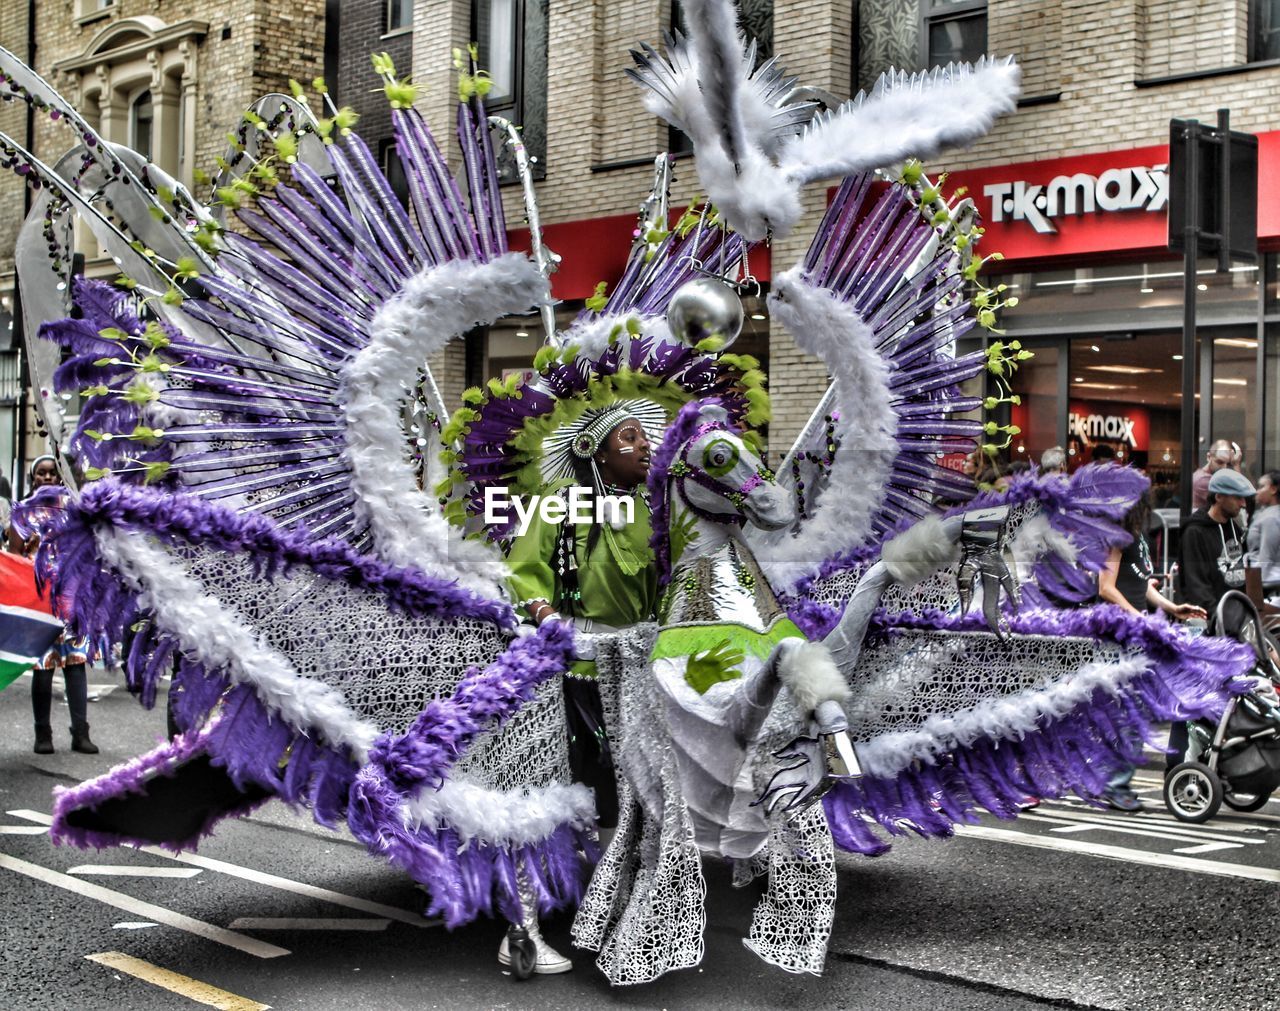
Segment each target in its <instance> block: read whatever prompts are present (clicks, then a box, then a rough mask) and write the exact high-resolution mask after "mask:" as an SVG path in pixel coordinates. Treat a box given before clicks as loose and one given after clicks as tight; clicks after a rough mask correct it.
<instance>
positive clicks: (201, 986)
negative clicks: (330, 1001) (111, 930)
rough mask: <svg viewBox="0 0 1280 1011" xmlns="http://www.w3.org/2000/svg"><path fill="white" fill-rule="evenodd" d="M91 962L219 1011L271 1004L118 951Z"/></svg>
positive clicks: (265, 1010)
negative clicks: (242, 995)
mask: <svg viewBox="0 0 1280 1011" xmlns="http://www.w3.org/2000/svg"><path fill="white" fill-rule="evenodd" d="M85 958H87V959H88V960H89V961H90V962H97V963H98V964H99V965H104V966H106V967H107V968H108V969H114V970H116V971H117V972H123V973H125V974H126V975H129V976H132V977H134V978H135V979H140V980H142V981H143V982H144V983H150V984H151V985H152V986H158V987H160V988H161V989H163V990H168V991H169V992H170V993H176V994H178V995H179V996H181V997H186V998H187V999H188V1000H193V1001H195V1002H196V1003H197V1004H203V1005H204V1006H205V1007H213V1008H218V1009H220V1011H269V1009H270V1007H271V1005H270V1004H259V1003H258V1002H257V1001H256V1000H250V999H249V998H248V997H241V996H240V995H239V994H234V993H231V992H230V991H228V990H222V989H220V988H218V987H216V986H213V985H212V984H210V983H201V982H200V981H199V980H198V979H192V978H191V977H190V976H184V975H182V973H179V972H173V971H172V970H170V969H162V968H160V966H158V965H152V964H151V963H150V962H144V961H143V960H142V959H140V958H134V957H133V956H132V955H126V954H124V953H123V952H119V951H101V952H98V954H96V955H85Z"/></svg>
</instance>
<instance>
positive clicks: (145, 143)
mask: <svg viewBox="0 0 1280 1011" xmlns="http://www.w3.org/2000/svg"><path fill="white" fill-rule="evenodd" d="M154 122H155V106H154V105H153V104H152V101H151V92H150V91H144V92H143V93H142V94H141V95H139V96H138V97H137V98H135V99H134V100H133V102H132V103H131V104H130V106H129V146H130V147H131V148H133V149H134V150H135V151H137V152H138V154H140V155H142V156H143V157H145V158H147V159H148V160H150V159H151V158H152V145H151V135H152V127H153V125H154Z"/></svg>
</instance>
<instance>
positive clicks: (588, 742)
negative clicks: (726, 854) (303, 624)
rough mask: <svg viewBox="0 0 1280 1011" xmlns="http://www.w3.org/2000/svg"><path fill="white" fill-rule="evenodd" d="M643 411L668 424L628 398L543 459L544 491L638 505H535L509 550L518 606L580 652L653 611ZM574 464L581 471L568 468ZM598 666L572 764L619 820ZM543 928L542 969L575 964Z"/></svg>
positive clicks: (594, 414) (585, 663)
mask: <svg viewBox="0 0 1280 1011" xmlns="http://www.w3.org/2000/svg"><path fill="white" fill-rule="evenodd" d="M635 415H643V416H645V417H646V418H647V419H648V421H649V424H650V425H655V426H658V427H657V428H656V430H655V431H653V433H652V434H653V435H654V436H655V437H656V436H657V435H658V434H659V433H660V431H661V428H660V426H661V423H662V421H663V420H665V416H664V414H663V411H662V409H661V408H659V407H657V405H655V404H652V403H649V402H646V401H619V402H618V403H615V404H613V405H611V406H608V407H602V408H596V409H590V410H587V411H584V412H583V414H582V415H581V417H579V418H578V419H577V421H576V422H574V423H572V424H568V425H565V426H564V428H563V429H562V430H561V431H560V432H558V433H556V435H555V436H553V437H552V438H551V439H550V440H549V442H550V443H552V444H553V446H554V448H553V449H552V450H550V451H548V452H547V455H546V457H545V458H544V460H543V464H542V473H543V474H544V475H545V477H546V480H547V484H546V486H545V491H544V492H542V493H541V494H542V495H545V496H560V497H561V499H562V500H566V499H567V496H568V495H569V493H570V490H571V489H573V488H577V489H581V490H585V491H586V492H587V493H588V496H589V497H588V498H586V499H585V500H584V501H586V502H587V503H589V504H590V506H591V513H592V515H593V516H594V515H595V511H596V510H595V506H596V503H597V502H604V501H605V497H606V496H609V497H610V499H614V500H616V499H620V498H622V497H626V498H627V499H629V500H630V509H629V510H627V509H624V508H622V503H621V502H615V501H609V502H608V505H609V506H611V507H612V508H611V509H610V510H609V511H610V512H611V513H612V514H613V515H611V516H609V517H608V518H605V519H604V522H593V523H591V524H590V525H587V526H583V525H581V524H579V523H576V522H575V521H574V517H573V516H572V515H569V516H566V517H565V518H564V519H562V520H560V521H559V522H549V521H548V520H546V519H544V518H543V515H542V512H541V510H539V509H535V510H533V513H532V515H531V517H530V519H529V522H528V527H527V529H526V530H525V532H524V533H522V534H521V535H519V536H518V537H516V538H515V539H514V540H513V541H512V544H511V549H510V553H509V554H508V556H507V562H508V564H509V565H510V566H511V580H510V585H511V590H512V595H513V598H514V599H515V601H516V603H517V606H518V607H519V608H520V610H521V611H522V612H523V613H524V614H525V615H526V616H527V617H528V619H529V620H530V621H531V622H532V623H533V624H534V625H535V626H537V625H541V624H543V623H544V622H546V621H561V620H564V619H570V620H571V621H572V622H573V625H574V627H575V629H577V630H578V631H580V632H581V633H583V636H582V637H580V640H581V643H582V645H580V646H579V651H578V652H579V656H582V655H583V654H584V653H589V652H590V651H589V650H586V649H584V648H583V647H584V646H585V643H586V642H587V641H589V637H590V636H592V635H599V634H605V633H615V632H617V631H618V630H619V629H623V628H629V627H631V626H632V625H636V624H638V623H640V622H645V621H651V620H653V614H654V606H655V602H656V599H657V578H656V575H655V570H654V564H653V550H652V548H651V547H650V546H649V540H650V537H651V535H652V529H651V527H650V525H649V506H648V495H647V494H646V493H645V491H644V480H645V477H646V476H647V475H648V471H649V461H650V436H651V433H650V432H649V431H647V430H646V428H645V424H644V423H643V422H642V421H641V420H640V419H639V417H636V416H635ZM566 471H567V472H570V473H571V476H569V477H564V476H563V475H564V474H565V473H566ZM535 501H536V500H535ZM628 513H629V514H630V515H629V516H628V515H627V514H628ZM595 673H596V671H595V664H594V662H593V661H591V660H590V659H579V660H577V661H575V663H574V664H573V667H572V668H571V669H570V670H569V671H568V672H566V675H565V678H564V682H563V689H564V703H565V725H566V729H567V731H568V736H569V768H570V770H571V772H572V775H573V779H574V781H575V782H578V783H583V784H585V785H587V786H589V787H590V788H591V790H592V792H593V794H594V796H595V805H596V824H597V826H598V827H600V828H602V829H611V828H613V827H614V826H615V825H616V824H617V820H618V801H617V788H616V785H615V781H614V770H613V760H612V757H611V755H610V752H609V742H608V730H607V728H606V727H605V722H604V714H603V712H602V711H601V707H600V693H599V691H598V690H597V688H596V686H595V683H594V677H595ZM535 930H536V927H535V928H534V930H530V931H529V932H530V934H531V936H532V937H533V939H534V942H535V945H536V947H537V949H538V958H537V967H536V969H535V970H534V971H535V972H537V973H540V974H549V973H557V972H567V971H568V970H569V969H571V968H573V964H572V962H570V961H569V959H567V958H565V957H564V956H562V955H560V954H559V953H557V952H556V951H555V950H554V949H552V948H550V946H548V945H547V944H546V942H545V941H544V940H542V938H541V934H540V932H537V933H535ZM498 961H499V963H501V964H502V965H509V964H510V962H511V956H510V944H509V938H508V937H504V938H503V940H502V945H501V947H500V948H499V951H498Z"/></svg>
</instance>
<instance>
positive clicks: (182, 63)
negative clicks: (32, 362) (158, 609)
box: [0, 0, 324, 477]
mask: <svg viewBox="0 0 1280 1011" xmlns="http://www.w3.org/2000/svg"><path fill="white" fill-rule="evenodd" d="M0 45H3V46H4V47H5V48H6V49H9V50H10V51H11V52H14V53H16V54H18V55H19V56H23V57H24V58H26V59H28V60H29V61H30V62H32V64H33V66H34V67H35V69H36V70H37V71H39V72H40V73H41V74H42V75H44V77H45V78H47V79H48V80H50V81H51V82H53V83H54V84H55V86H56V87H57V88H58V89H59V90H60V91H61V92H62V93H63V94H64V95H66V96H67V97H68V98H70V99H71V100H72V101H74V102H75V103H76V105H77V107H78V108H79V109H80V110H81V111H82V112H83V113H84V115H85V116H86V118H87V119H88V120H89V122H90V123H92V124H93V125H94V126H95V127H96V128H97V129H98V130H99V132H100V133H102V134H103V135H104V136H105V137H106V138H107V139H108V140H112V141H116V142H119V143H125V144H129V145H130V146H132V147H134V148H137V149H139V150H141V151H143V152H145V153H147V154H149V155H150V156H151V158H152V159H153V160H154V161H156V162H157V163H158V164H159V165H160V166H161V167H162V168H164V169H165V170H167V171H168V172H170V173H171V174H173V175H174V176H176V177H177V178H178V179H180V180H182V181H183V182H185V183H187V184H188V185H190V184H191V183H192V179H193V174H194V172H195V170H196V169H204V170H208V169H211V168H212V167H213V165H214V159H215V157H216V156H217V155H219V154H221V153H222V152H223V150H224V149H225V147H226V139H225V138H226V133H227V131H228V130H229V129H231V128H232V127H234V126H235V125H236V123H237V122H238V121H239V119H240V115H241V113H242V112H243V111H244V109H245V107H246V105H247V104H248V102H249V101H250V100H251V99H252V98H254V97H257V96H259V95H262V94H264V93H266V92H269V91H279V90H282V89H284V90H287V87H288V80H289V78H290V77H295V78H300V79H303V80H310V79H311V78H313V77H317V76H319V75H320V74H321V73H322V72H323V60H324V3H323V0H289V2H288V3H275V2H270V0H34V2H31V3H27V2H24V0H10V2H7V3H3V4H0ZM0 129H3V130H4V131H5V132H6V133H8V134H10V135H11V136H13V137H14V138H15V139H17V140H19V141H20V142H23V143H24V144H26V145H27V146H29V147H30V148H31V149H32V150H33V151H34V153H35V154H36V155H37V156H38V157H40V158H41V159H42V160H44V161H46V162H50V163H52V162H55V161H56V160H57V159H58V158H59V157H61V155H62V154H63V153H64V152H65V151H66V150H67V149H68V148H69V147H70V146H71V144H72V135H71V133H70V132H69V131H67V130H65V129H61V128H59V126H58V125H57V124H55V123H53V122H51V121H50V120H49V119H48V118H47V117H36V118H34V119H33V120H32V121H31V122H30V125H29V124H28V121H27V117H26V112H25V107H23V106H21V105H20V104H19V103H9V104H6V105H3V106H0ZM29 129H30V132H28V131H29ZM23 207H24V191H23V187H22V186H21V185H20V183H19V182H18V181H17V180H16V179H15V178H13V177H5V178H0V312H3V313H4V315H3V316H0V319H3V323H4V324H5V326H6V327H7V324H8V323H10V322H11V319H10V318H8V313H9V311H10V310H11V309H12V307H13V298H14V295H13V288H14V282H13V257H12V250H13V241H14V237H15V235H16V234H17V229H18V226H19V224H20V223H21V219H22V214H23ZM82 249H83V251H84V253H85V256H86V263H85V272H86V273H87V274H89V275H91V276H92V275H103V274H105V275H108V276H110V275H113V274H114V272H115V271H114V265H113V264H111V262H110V261H109V260H106V259H105V258H103V257H101V256H100V255H99V251H97V250H96V249H94V248H92V247H91V246H90V244H88V243H87V242H86V243H85V244H84V245H83V247H82ZM6 332H9V331H7V330H6ZM3 344H4V340H3V335H2V334H0V345H3ZM11 362H16V359H15V357H14V354H13V352H12V351H9V352H8V353H7V354H5V355H3V356H0V473H3V474H6V475H9V476H11V477H12V476H13V473H14V471H15V470H20V469H21V465H20V461H21V460H24V459H27V460H29V459H30V458H31V456H32V455H33V454H35V453H39V452H44V451H45V447H44V444H43V440H42V439H40V438H39V436H38V434H37V426H36V423H35V419H34V416H33V414H32V413H31V412H30V410H29V409H28V411H27V417H26V419H25V421H24V422H23V424H21V425H19V423H18V417H17V411H18V408H17V400H18V396H17V390H16V368H9V366H8V363H11ZM6 368H8V370H9V371H10V372H13V373H14V380H15V386H14V388H9V387H8V386H6V379H7V376H8V372H6ZM9 394H12V396H10V395H9ZM19 429H23V430H25V432H26V433H27V436H28V438H27V440H26V445H25V446H23V447H21V451H20V447H19V446H18V445H17V432H18V430H19Z"/></svg>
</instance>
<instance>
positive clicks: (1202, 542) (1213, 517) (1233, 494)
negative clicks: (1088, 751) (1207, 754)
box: [1166, 467, 1257, 769]
mask: <svg viewBox="0 0 1280 1011" xmlns="http://www.w3.org/2000/svg"><path fill="white" fill-rule="evenodd" d="M1255 494H1257V490H1256V489H1255V488H1254V487H1253V485H1252V484H1250V483H1249V479H1248V478H1247V477H1245V476H1244V475H1243V474H1241V473H1240V472H1239V471H1238V470H1232V469H1231V468H1230V467H1222V468H1219V469H1218V470H1216V471H1214V472H1213V474H1212V475H1211V476H1210V477H1209V489H1208V505H1206V506H1205V508H1203V509H1197V510H1196V511H1195V512H1193V513H1192V514H1191V515H1190V516H1188V517H1187V521H1186V523H1185V524H1183V527H1182V539H1181V542H1180V543H1179V544H1178V594H1179V596H1180V597H1181V598H1182V602H1183V603H1184V604H1194V605H1195V606H1196V607H1201V608H1204V610H1205V612H1206V613H1208V614H1213V612H1214V611H1215V610H1216V609H1217V606H1218V601H1219V600H1221V599H1222V596H1223V594H1225V593H1226V592H1227V591H1228V590H1243V589H1244V565H1245V551H1244V549H1245V542H1244V538H1243V537H1241V535H1240V528H1239V527H1238V526H1236V522H1235V519H1236V517H1237V516H1239V515H1240V511H1241V510H1242V509H1243V508H1244V500H1245V499H1247V498H1250V497H1251V496H1253V495H1255ZM1186 750H1187V725H1186V724H1185V723H1174V724H1173V725H1172V726H1171V727H1170V728H1169V756H1168V758H1167V759H1166V763H1167V764H1166V768H1167V769H1172V768H1173V767H1174V766H1175V765H1177V764H1178V763H1179V762H1181V761H1182V756H1183V754H1184V753H1185V752H1186Z"/></svg>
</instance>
